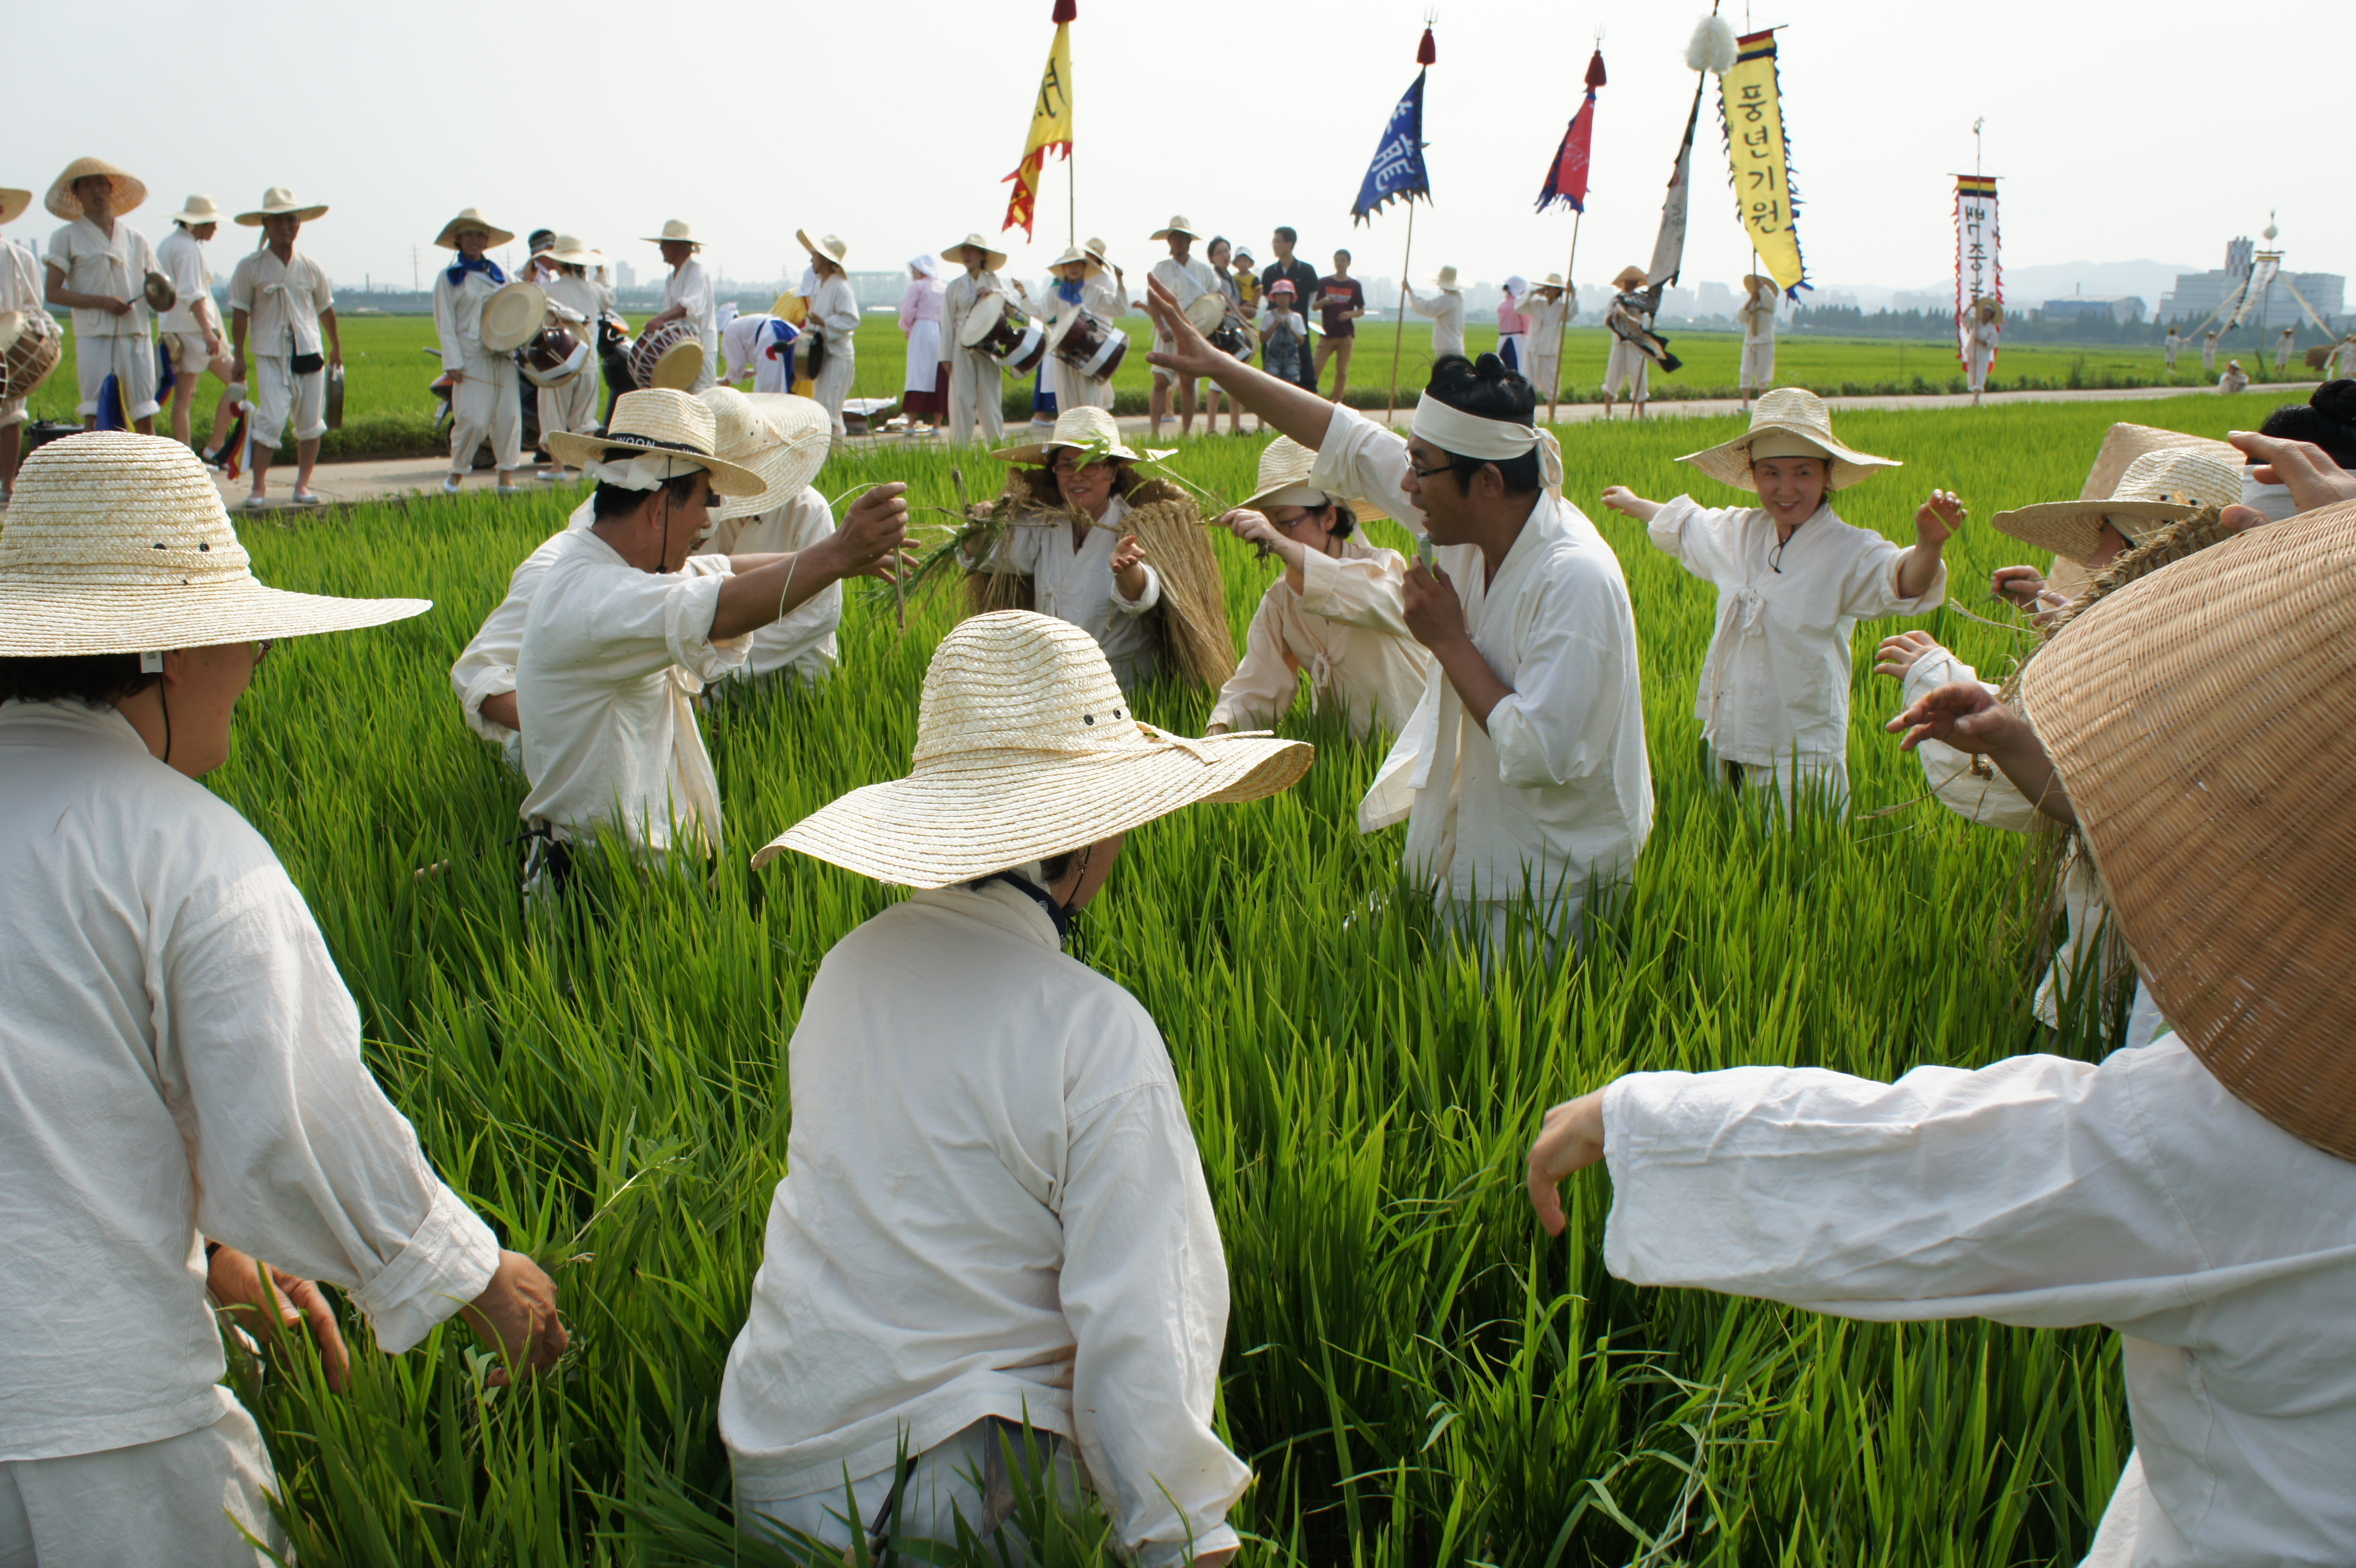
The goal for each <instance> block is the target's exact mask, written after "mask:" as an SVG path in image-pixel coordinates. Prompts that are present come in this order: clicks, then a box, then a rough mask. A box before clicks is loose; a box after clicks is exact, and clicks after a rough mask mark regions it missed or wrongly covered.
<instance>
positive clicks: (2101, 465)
mask: <svg viewBox="0 0 2356 1568" xmlns="http://www.w3.org/2000/svg"><path fill="white" fill-rule="evenodd" d="M2171 446H2182V447H2190V448H2191V449H2192V450H2194V451H2199V452H2206V453H2207V454H2209V456H2211V457H2214V458H2216V459H2217V460H2218V461H2219V462H2221V463H2239V462H2241V461H2242V460H2243V459H2242V454H2241V451H2240V449H2239V448H2237V447H2235V446H2232V445H2231V444H2229V443H2227V442H2223V441H2211V440H2210V439H2209V438H2208V437H2206V436H2202V435H2185V434H2184V433H2183V432H2182V431H2180V430H2156V429H2154V428H2153V427H2152V426H2150V425H2148V424H2125V423H2121V424H2114V425H2112V426H2111V427H2110V429H2109V430H2107V431H2105V432H2104V435H2103V445H2102V446H2101V447H2100V449H2098V450H2097V451H2096V452H2095V454H2094V466H2093V467H2090V468H2088V469H2087V470H2086V482H2085V484H2084V486H2083V487H2082V488H2081V489H2079V491H2078V499H2080V500H2106V499H2109V498H2110V495H2111V493H2112V492H2113V491H2114V490H2116V489H2118V488H2119V481H2120V480H2121V479H2122V478H2126V471H2127V465H2128V464H2130V463H2132V462H2134V461H2135V460H2136V458H2138V457H2140V456H2143V455H2144V454H2145V453H2147V452H2159V451H2165V450H2167V449H2168V448H2169V447H2171Z"/></svg>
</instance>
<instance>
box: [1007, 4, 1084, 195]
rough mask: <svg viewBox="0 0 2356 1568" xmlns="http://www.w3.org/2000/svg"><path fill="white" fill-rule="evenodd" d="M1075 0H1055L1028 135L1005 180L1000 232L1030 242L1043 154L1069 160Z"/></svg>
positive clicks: (1045, 163) (1045, 156) (1043, 159)
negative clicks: (1009, 187) (1008, 189)
mask: <svg viewBox="0 0 2356 1568" xmlns="http://www.w3.org/2000/svg"><path fill="white" fill-rule="evenodd" d="M1077 10H1078V7H1077V5H1076V3H1075V0H1056V5H1055V47H1054V48H1050V49H1049V50H1048V51H1047V73H1046V74H1045V75H1044V76H1043V77H1041V78H1040V79H1039V96H1038V98H1037V100H1036V101H1035V102H1033V104H1032V107H1031V134H1030V135H1029V136H1028V137H1027V138H1025V140H1024V141H1023V161H1022V163H1020V164H1019V165H1017V166H1015V170H1014V172H1013V173H1012V174H1010V175H1008V176H1007V179H1008V180H1011V181H1012V182H1013V185H1014V190H1013V193H1012V195H1011V196H1009V197H1008V198H1007V199H1006V221H1005V222H1004V223H1002V224H1001V225H1000V228H1001V229H1012V228H1014V227H1015V226H1017V225H1018V224H1019V225H1021V227H1022V230H1023V236H1024V237H1025V238H1026V239H1027V238H1034V237H1035V236H1033V234H1032V232H1031V227H1032V222H1033V217H1034V215H1035V214H1036V212H1037V210H1038V206H1039V178H1040V175H1041V174H1042V173H1043V172H1044V169H1045V168H1046V166H1047V154H1048V153H1049V152H1050V151H1059V152H1061V153H1062V154H1063V155H1064V156H1066V158H1068V157H1070V156H1072V27H1071V24H1072V18H1073V16H1075V15H1076V14H1077Z"/></svg>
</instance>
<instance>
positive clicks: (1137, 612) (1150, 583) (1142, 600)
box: [1112, 561, 1162, 616]
mask: <svg viewBox="0 0 2356 1568" xmlns="http://www.w3.org/2000/svg"><path fill="white" fill-rule="evenodd" d="M1138 564H1139V565H1140V566H1142V567H1144V568H1145V592H1143V593H1141V594H1140V595H1138V596H1137V597H1135V598H1133V599H1128V598H1123V597H1122V596H1121V592H1120V579H1119V577H1115V578H1113V579H1112V607H1113V608H1114V609H1116V610H1118V611H1119V612H1120V613H1121V614H1122V615H1129V616H1141V615H1143V614H1144V613H1145V612H1146V611H1148V610H1150V609H1151V608H1152V607H1154V606H1156V605H1158V604H1160V603H1161V602H1162V574H1161V573H1159V572H1157V571H1155V570H1154V569H1153V563H1152V562H1151V561H1141V562H1139V563H1138Z"/></svg>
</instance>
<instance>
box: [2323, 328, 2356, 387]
mask: <svg viewBox="0 0 2356 1568" xmlns="http://www.w3.org/2000/svg"><path fill="white" fill-rule="evenodd" d="M2351 377H2356V332H2351V333H2350V334H2348V336H2346V337H2345V338H2341V339H2340V341H2339V342H2338V343H2337V344H2335V345H2333V347H2332V349H2331V358H2330V360H2328V361H2327V362H2326V363H2325V365H2324V368H2323V379H2324V380H2325V381H2343V380H2346V379H2348V378H2351Z"/></svg>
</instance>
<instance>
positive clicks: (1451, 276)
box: [1431, 267, 1464, 294]
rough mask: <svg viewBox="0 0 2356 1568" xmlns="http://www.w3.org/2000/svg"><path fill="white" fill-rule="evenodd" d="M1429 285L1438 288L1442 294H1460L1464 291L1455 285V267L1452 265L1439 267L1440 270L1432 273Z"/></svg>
mask: <svg viewBox="0 0 2356 1568" xmlns="http://www.w3.org/2000/svg"><path fill="white" fill-rule="evenodd" d="M1431 286H1432V287H1433V288H1436V289H1438V290H1439V291H1440V293H1442V294H1462V293H1463V292H1464V291H1463V290H1462V289H1461V288H1458V287H1457V286H1456V269H1455V268H1454V267H1442V268H1440V271H1439V272H1438V273H1437V274H1434V275H1433V277H1432V280H1431Z"/></svg>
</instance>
